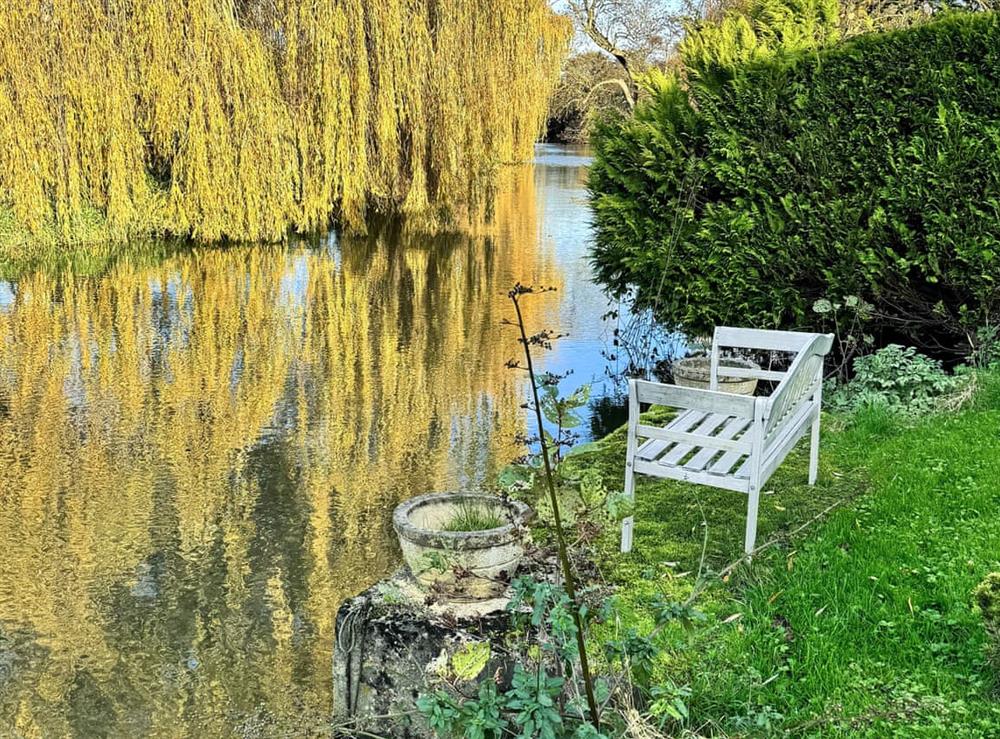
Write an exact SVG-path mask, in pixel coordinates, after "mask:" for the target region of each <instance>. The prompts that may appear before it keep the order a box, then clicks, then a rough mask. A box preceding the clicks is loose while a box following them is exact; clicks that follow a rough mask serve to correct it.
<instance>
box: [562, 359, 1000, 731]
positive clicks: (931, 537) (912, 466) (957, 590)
mask: <svg viewBox="0 0 1000 739" xmlns="http://www.w3.org/2000/svg"><path fill="white" fill-rule="evenodd" d="M825 423H826V425H825V434H824V440H823V449H822V467H821V474H820V482H819V484H818V485H817V486H816V487H814V488H811V487H809V486H808V485H806V484H805V480H806V466H807V454H806V450H805V449H804V448H800V449H798V450H797V451H796V452H795V453H793V455H792V456H791V457H790V458H789V460H788V461H787V462H786V463H785V464H784V465H783V467H782V468H781V469H780V470H779V472H778V473H777V474H776V475H775V477H774V478H772V480H771V482H770V483H769V485H768V490H767V493H766V494H765V496H764V498H763V501H762V504H761V525H760V534H759V539H758V542H772V545H771V546H770V547H769V548H767V549H766V550H765V551H764V552H762V553H761V554H760V555H759V556H757V557H756V558H755V560H754V562H753V564H752V565H751V566H743V567H737V568H735V569H734V570H733V571H732V574H731V575H730V576H726V577H724V578H722V577H719V576H718V573H720V572H723V571H725V570H726V568H727V566H728V565H729V564H730V563H731V562H732V561H734V560H736V559H737V558H738V557H739V555H740V552H741V542H742V533H743V515H744V508H743V506H744V505H745V499H744V498H743V496H740V495H738V494H734V493H729V492H723V491H712V490H708V489H704V488H698V487H694V486H687V485H679V484H674V483H669V482H664V481H649V480H644V481H643V483H642V484H641V485H640V486H639V488H638V491H637V496H638V497H637V510H636V521H637V526H636V549H635V551H634V552H633V553H632V554H631V555H629V556H628V557H622V556H620V555H617V554H616V553H615V552H614V550H613V542H612V541H611V537H608V540H607V541H606V542H605V544H604V547H605V551H603V553H602V558H603V560H604V563H605V564H604V570H605V574H606V576H607V577H608V578H609V579H610V580H612V581H613V582H616V583H617V584H618V585H619V592H618V595H617V596H616V600H615V609H614V611H615V618H614V619H612V620H611V621H610V622H608V623H607V624H605V625H604V626H603V627H602V628H603V629H605V630H606V631H607V632H609V633H606V634H603V635H598V636H599V637H600V638H599V639H598V641H601V640H606V639H611V638H619V639H620V638H621V637H622V635H623V634H627V633H628V632H629V631H630V630H635V633H636V634H637V635H639V636H641V637H651V640H652V645H653V646H655V647H656V650H655V655H656V656H655V657H654V659H653V662H652V664H651V665H650V667H649V671H650V673H651V675H652V678H651V681H650V682H651V684H652V686H653V687H654V689H657V688H658V689H659V693H660V694H661V695H663V696H666V697H667V698H668V699H669V702H670V703H671V705H675V706H676V705H680V706H681V708H680V709H678V710H677V711H676V712H677V713H679V714H680V715H679V716H674V717H673V718H672V719H667V720H665V721H663V727H662V730H663V731H664V732H670V733H681V732H682V731H691V732H698V733H703V734H716V735H731V736H732V735H745V736H771V735H786V734H791V735H796V736H812V735H823V736H879V737H881V736H967V737H987V736H998V735H1000V702H997V701H996V693H995V690H996V683H995V676H993V675H991V674H990V671H989V669H988V667H987V666H986V663H985V661H984V657H983V647H984V643H985V632H984V629H983V626H982V624H981V621H980V619H979V617H978V615H976V614H975V613H974V612H973V610H972V605H971V598H970V594H971V591H972V589H973V588H974V587H975V585H976V584H977V583H978V582H979V581H980V580H982V578H983V577H984V576H985V575H986V573H987V572H989V571H991V570H998V569H1000V516H998V515H997V511H998V506H1000V485H998V483H997V481H998V480H1000V377H998V376H997V375H995V374H993V375H987V376H984V377H981V378H980V383H979V389H978V392H977V394H976V396H975V398H974V399H973V401H972V402H971V403H970V404H969V405H967V406H966V407H965V408H964V409H962V410H960V411H954V412H949V413H942V414H940V415H936V416H933V417H927V418H924V419H921V420H920V421H917V422H903V421H901V420H900V419H899V418H898V417H894V416H892V415H890V414H888V413H886V412H878V411H866V412H861V413H859V414H858V415H856V416H854V417H852V418H844V417H828V418H826V419H825ZM571 459H572V462H570V464H572V465H575V466H577V467H579V468H583V469H597V470H599V471H600V473H601V475H602V476H603V477H604V478H605V482H606V484H607V485H608V486H613V487H620V482H619V477H620V475H621V468H622V463H623V460H624V435H623V434H622V433H621V432H616V433H615V434H613V435H611V436H610V437H608V438H607V439H605V440H603V441H602V442H599V443H597V444H595V445H591V446H590V447H588V448H585V449H583V450H582V451H581V452H580V453H579V454H578V455H574V456H573V457H571ZM696 589H697V590H698V592H697V593H696V594H694V598H693V602H694V604H695V605H696V606H697V607H698V608H699V609H701V610H702V611H703V612H704V613H705V614H706V616H707V618H706V620H705V621H704V622H702V623H700V624H698V625H697V626H696V627H695V628H694V629H685V628H682V626H681V625H680V623H676V624H673V625H671V626H670V627H668V628H666V629H661V630H659V631H656V630H654V627H653V618H652V612H653V610H654V608H653V607H652V605H651V604H652V603H654V602H655V599H656V598H657V597H660V598H665V599H668V600H671V601H674V602H677V601H685V600H687V599H689V598H692V594H693V592H694V591H695V590H696ZM661 708H662V707H661ZM667 713H670V712H669V711H668V712H667ZM662 717H663V714H662V711H661V718H662ZM636 721H638V718H636ZM649 723H650V724H651V725H655V724H656V723H657V721H655V720H652V719H651V720H649Z"/></svg>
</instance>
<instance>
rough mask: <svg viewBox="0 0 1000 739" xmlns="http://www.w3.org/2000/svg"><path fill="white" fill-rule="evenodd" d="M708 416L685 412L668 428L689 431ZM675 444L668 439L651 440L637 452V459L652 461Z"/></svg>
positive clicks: (695, 412) (696, 412) (699, 412)
mask: <svg viewBox="0 0 1000 739" xmlns="http://www.w3.org/2000/svg"><path fill="white" fill-rule="evenodd" d="M706 415H707V414H705V413H702V412H701V411H684V412H683V413H681V414H680V415H679V416H677V418H675V419H674V420H673V421H671V422H670V423H669V424H668V425H667V428H668V429H670V430H672V431H688V430H690V429H691V428H693V427H694V426H695V425H696V424H698V423H699V422H700V421H701V420H702V419H703V418H705V416H706ZM675 443H676V442H674V441H668V440H666V439H655V438H651V439H649V440H648V441H646V442H645V443H643V444H642V446H640V447H639V449H638V450H637V451H636V458H637V459H644V460H647V461H652V460H654V459H656V458H657V457H658V456H660V455H661V454H662V453H663V452H664V451H666V450H667V449H668V448H669V447H671V446H672V445H673V444H675Z"/></svg>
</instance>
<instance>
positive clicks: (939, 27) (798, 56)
mask: <svg viewBox="0 0 1000 739" xmlns="http://www.w3.org/2000/svg"><path fill="white" fill-rule="evenodd" d="M772 4H773V2H772ZM777 15H778V17H781V18H784V17H785V16H781V15H780V14H777ZM808 17H809V18H812V20H810V21H809V22H808V23H806V22H805V21H802V22H801V23H799V25H798V26H795V25H794V23H793V24H792V26H790V27H787V28H780V29H779V30H778V31H775V30H774V28H771V29H770V31H768V29H767V28H765V27H762V26H761V25H760V24H761V22H758V21H753V20H752V19H751V20H752V22H751V21H748V22H747V23H746V24H744V26H739V27H737V26H735V25H734V29H735V31H734V32H733V33H729V34H722V36H723V38H721V39H720V38H716V37H714V36H713V38H715V41H714V44H715V45H714V46H712V45H711V44H709V46H711V49H710V50H709V51H704V50H703V49H702V48H701V46H698V44H695V43H694V42H688V43H689V49H688V53H687V57H686V58H685V62H686V63H687V65H688V68H687V71H686V75H687V76H686V80H682V79H681V78H680V77H672V76H665V75H660V76H657V77H656V78H653V79H651V80H650V82H649V95H648V97H647V99H646V101H645V102H644V103H642V104H641V105H640V106H639V109H638V110H637V111H636V115H635V116H634V117H633V118H630V119H622V120H615V121H605V122H603V123H602V124H601V125H600V126H598V128H597V130H596V133H595V137H594V143H595V149H596V157H595V162H594V166H593V168H592V170H591V177H590V188H591V193H592V201H593V205H594V209H595V219H596V243H595V247H594V250H593V253H592V257H593V261H594V264H595V267H596V269H597V272H598V276H599V278H600V279H601V281H602V282H603V283H604V284H605V285H607V286H608V288H609V289H610V291H611V292H613V293H618V294H622V293H625V292H628V291H631V290H633V289H634V290H635V291H636V293H637V305H638V307H640V308H645V307H653V308H654V309H655V310H656V312H657V315H658V316H659V317H660V318H661V319H662V320H663V321H664V322H666V323H668V324H669V325H670V326H671V327H672V328H679V329H681V330H683V331H685V332H686V333H689V334H692V335H698V334H703V333H705V332H708V331H709V330H710V329H711V327H712V326H713V325H717V324H738V325H750V326H756V327H769V328H786V329H790V328H811V329H819V328H820V327H821V324H822V322H823V320H824V319H823V316H821V315H818V314H817V313H815V312H814V311H813V310H812V306H813V305H814V304H815V303H816V301H817V300H821V299H823V298H825V297H826V296H829V295H838V296H840V295H852V296H858V298H859V299H860V300H863V301H865V302H866V303H869V304H871V305H872V306H873V310H872V314H871V318H870V321H869V323H868V325H867V326H866V330H867V331H868V332H869V333H871V334H872V335H873V337H874V339H875V340H876V342H878V343H880V344H885V343H888V342H891V341H893V340H896V341H905V342H906V343H909V344H915V345H917V346H918V347H920V348H921V349H922V350H924V351H929V352H932V353H934V354H935V355H937V356H958V355H961V354H964V353H967V352H968V350H969V349H971V348H972V345H974V343H975V342H974V339H972V338H970V337H974V336H975V328H976V327H977V326H981V325H994V324H996V323H997V321H998V318H1000V286H998V281H997V275H998V274H1000V75H997V74H996V69H997V68H998V67H1000V19H998V17H997V16H996V15H995V14H993V13H982V14H974V15H973V14H963V15H958V14H956V15H951V16H946V17H944V18H942V19H940V20H936V21H933V22H929V23H926V24H924V25H921V26H917V27H915V28H911V29H907V30H902V31H896V32H892V33H886V34H872V35H868V36H860V37H856V38H854V39H851V40H849V41H847V42H844V43H841V44H839V45H835V46H834V45H831V44H832V40H833V39H835V34H834V33H833V32H832V31H831V32H829V33H827V34H825V35H824V33H822V32H820V31H819V30H817V29H822V28H823V27H824V26H823V23H822V22H820V21H821V20H822V19H823V18H824V17H825V16H824V14H823V13H819V14H818V15H817V14H816V13H814V14H813V15H812V16H808ZM817 17H818V18H820V21H817V20H816V18H817ZM754 23H756V24H757V25H754ZM796 29H798V32H799V33H798V35H796ZM766 31H767V32H766ZM713 33H714V32H713ZM699 34H700V36H699ZM718 35H719V34H716V36H718ZM694 36H695V38H701V37H705V32H703V31H695V32H694ZM727 44H728V45H727ZM702 46H704V44H702ZM692 49H694V50H697V51H698V53H697V54H696V53H694V52H693V51H691V50H692ZM803 49H804V51H803Z"/></svg>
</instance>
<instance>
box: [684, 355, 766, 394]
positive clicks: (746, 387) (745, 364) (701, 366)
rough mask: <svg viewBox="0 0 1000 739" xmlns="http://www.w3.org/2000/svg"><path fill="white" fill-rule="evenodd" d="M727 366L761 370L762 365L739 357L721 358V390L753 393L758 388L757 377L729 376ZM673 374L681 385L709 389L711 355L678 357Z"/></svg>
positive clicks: (724, 391)
mask: <svg viewBox="0 0 1000 739" xmlns="http://www.w3.org/2000/svg"><path fill="white" fill-rule="evenodd" d="M726 367H738V368H740V369H758V370H759V369H760V366H759V365H758V364H756V363H755V362H751V361H750V360H749V359H740V358H739V357H720V358H719V391H720V392H723V393H733V394H735V395H753V393H754V390H756V389H757V379H756V378H748V377H732V376H727V375H726V372H725V370H726ZM673 376H674V382H675V383H676V384H678V385H680V386H681V387H691V388H696V389H698V390H708V389H709V386H710V385H711V376H712V360H711V358H710V357H687V358H685V359H678V360H677V361H676V362H674V365H673Z"/></svg>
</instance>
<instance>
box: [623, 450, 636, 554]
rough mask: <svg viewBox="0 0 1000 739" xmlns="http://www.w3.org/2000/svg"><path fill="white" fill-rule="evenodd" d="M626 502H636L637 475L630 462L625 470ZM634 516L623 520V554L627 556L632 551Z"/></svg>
mask: <svg viewBox="0 0 1000 739" xmlns="http://www.w3.org/2000/svg"><path fill="white" fill-rule="evenodd" d="M625 500H627V501H628V502H629V503H634V502H635V473H634V472H632V463H631V462H629V463H628V464H627V467H626V469H625ZM634 520H635V519H634V516H629V517H628V518H626V519H623V520H622V553H624V554H627V553H628V552H631V551H632V524H633V523H634Z"/></svg>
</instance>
